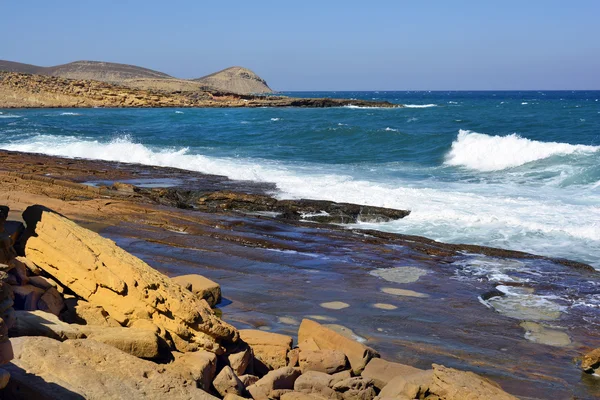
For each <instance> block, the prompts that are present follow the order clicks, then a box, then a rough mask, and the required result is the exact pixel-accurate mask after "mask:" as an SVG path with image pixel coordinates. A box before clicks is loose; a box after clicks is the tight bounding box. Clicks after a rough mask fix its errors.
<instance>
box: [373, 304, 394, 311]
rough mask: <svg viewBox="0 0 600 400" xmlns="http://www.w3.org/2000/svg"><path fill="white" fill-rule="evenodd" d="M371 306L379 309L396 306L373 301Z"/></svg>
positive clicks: (391, 308)
mask: <svg viewBox="0 0 600 400" xmlns="http://www.w3.org/2000/svg"><path fill="white" fill-rule="evenodd" d="M373 307H375V308H379V309H380V310H395V309H397V308H398V307H396V306H395V305H393V304H388V303H375V304H373Z"/></svg>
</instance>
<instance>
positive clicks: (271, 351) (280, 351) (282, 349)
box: [240, 329, 293, 369]
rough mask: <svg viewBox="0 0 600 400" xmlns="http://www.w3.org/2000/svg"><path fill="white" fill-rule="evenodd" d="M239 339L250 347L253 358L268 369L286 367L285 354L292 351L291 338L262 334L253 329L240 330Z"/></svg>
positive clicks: (267, 333) (275, 334) (274, 334)
mask: <svg viewBox="0 0 600 400" xmlns="http://www.w3.org/2000/svg"><path fill="white" fill-rule="evenodd" d="M240 337H241V338H242V340H243V341H244V342H246V343H248V344H249V345H250V347H252V351H253V352H254V357H255V358H256V359H258V360H259V361H260V362H262V363H263V364H264V365H265V366H266V367H267V368H269V369H277V368H281V367H285V366H286V365H287V352H288V351H289V350H291V349H292V342H293V339H292V337H291V336H286V335H281V334H279V333H271V332H264V331H259V330H255V329H241V330H240Z"/></svg>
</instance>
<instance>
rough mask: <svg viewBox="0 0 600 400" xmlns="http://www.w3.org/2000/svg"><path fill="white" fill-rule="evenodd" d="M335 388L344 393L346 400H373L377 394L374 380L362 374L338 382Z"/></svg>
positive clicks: (343, 396)
mask: <svg viewBox="0 0 600 400" xmlns="http://www.w3.org/2000/svg"><path fill="white" fill-rule="evenodd" d="M333 389H334V390H335V391H337V392H340V393H341V394H342V398H343V399H344V400H354V399H357V400H373V399H374V398H375V396H376V393H375V389H373V381H372V380H370V379H365V378H363V377H361V376H356V377H353V378H348V379H345V380H343V381H340V382H338V383H336V384H335V385H334V386H333Z"/></svg>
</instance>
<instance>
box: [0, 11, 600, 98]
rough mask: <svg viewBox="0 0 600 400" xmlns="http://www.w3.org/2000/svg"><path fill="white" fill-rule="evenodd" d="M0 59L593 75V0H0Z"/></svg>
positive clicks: (472, 85) (441, 74)
mask: <svg viewBox="0 0 600 400" xmlns="http://www.w3.org/2000/svg"><path fill="white" fill-rule="evenodd" d="M0 15H1V19H0V21H1V22H0V59H7V60H11V61H20V62H26V63H31V64H37V65H44V66H48V65H56V64H62V63H66V62H70V61H75V60H84V59H85V60H102V61H112V62H120V63H127V64H135V65H140V66H144V67H148V68H152V69H156V70H160V71H163V72H166V73H168V74H170V75H173V76H177V77H181V78H192V77H199V76H203V75H206V74H208V73H211V72H214V71H217V70H220V69H223V68H226V67H229V66H232V65H241V66H245V67H248V68H250V69H252V70H254V71H255V72H256V73H258V74H259V75H260V76H262V77H263V78H265V79H266V80H267V81H268V83H269V84H270V86H271V87H272V88H274V89H276V90H394V89H395V90H486V89H497V90H510V89H600V39H599V38H600V23H599V22H598V19H599V18H600V1H598V0H571V1H568V2H567V1H564V0H563V1H554V0H546V1H541V0H540V1H537V0H520V1H512V0H503V1H469V0H462V1H461V0H454V1H434V0H430V1H415V0H411V1H400V0H396V1H387V0H381V1H376V0H372V1H370V2H366V1H352V0H346V1H337V0H321V1H312V0H304V1H300V2H285V1H260V0H255V1H247V0H246V1H236V0H231V1H210V2H209V1H191V0H190V1H176V0H173V1H170V2H167V1H153V0H145V1H128V0H120V1H112V0H103V1H81V0H78V1H71V0H57V1H47V0H36V1H32V0H18V1H17V0H0Z"/></svg>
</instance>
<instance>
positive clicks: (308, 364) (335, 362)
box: [299, 350, 348, 374]
mask: <svg viewBox="0 0 600 400" xmlns="http://www.w3.org/2000/svg"><path fill="white" fill-rule="evenodd" d="M299 361H300V369H301V370H302V372H303V373H304V372H306V371H318V372H324V373H326V374H335V373H336V372H340V371H343V370H344V369H346V365H347V364H348V360H346V355H345V354H344V353H342V352H341V351H337V350H316V351H304V350H303V351H301V352H300V360H299Z"/></svg>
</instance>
